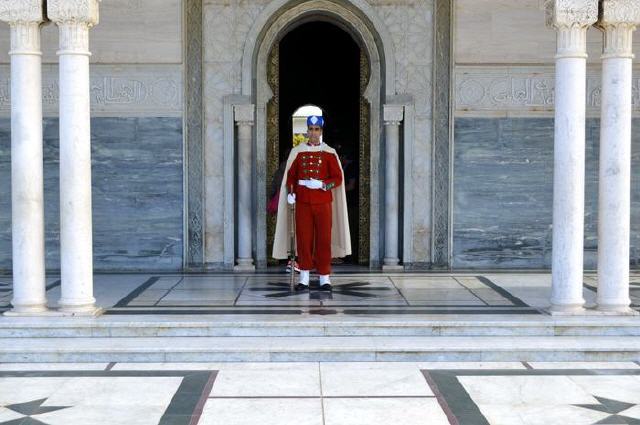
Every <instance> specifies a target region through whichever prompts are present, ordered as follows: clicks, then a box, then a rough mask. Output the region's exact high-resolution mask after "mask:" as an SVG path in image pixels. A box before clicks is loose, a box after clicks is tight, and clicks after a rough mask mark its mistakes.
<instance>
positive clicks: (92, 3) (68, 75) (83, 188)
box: [47, 0, 98, 314]
mask: <svg viewBox="0 0 640 425" xmlns="http://www.w3.org/2000/svg"><path fill="white" fill-rule="evenodd" d="M47 13H48V16H49V18H50V19H51V20H52V21H54V22H55V23H56V24H57V25H58V27H59V30H60V50H59V51H58V56H59V59H60V71H59V72H60V257H61V267H60V268H61V275H62V296H61V298H60V310H61V311H62V312H66V313H73V314H95V312H96V310H97V309H96V306H95V298H94V297H93V246H92V219H91V128H90V126H91V122H90V120H91V110H90V97H89V94H90V93H89V57H90V56H91V53H90V52H89V28H91V27H92V26H94V25H95V24H97V23H98V0H48V2H47Z"/></svg>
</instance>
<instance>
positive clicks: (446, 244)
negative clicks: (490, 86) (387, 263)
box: [414, 0, 452, 268]
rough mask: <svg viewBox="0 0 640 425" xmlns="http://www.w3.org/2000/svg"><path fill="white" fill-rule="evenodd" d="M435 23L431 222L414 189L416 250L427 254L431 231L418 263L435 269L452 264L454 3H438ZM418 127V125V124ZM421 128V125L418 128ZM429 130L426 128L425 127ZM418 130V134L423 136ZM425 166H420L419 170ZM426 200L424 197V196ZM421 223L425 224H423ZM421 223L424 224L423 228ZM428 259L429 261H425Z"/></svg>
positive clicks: (415, 260) (441, 1)
mask: <svg viewBox="0 0 640 425" xmlns="http://www.w3.org/2000/svg"><path fill="white" fill-rule="evenodd" d="M433 16H434V20H435V32H434V37H435V40H434V46H435V49H434V54H435V57H434V64H433V68H434V78H435V80H434V84H433V99H434V101H433V105H434V110H433V124H432V125H433V127H432V128H433V142H432V143H433V162H432V169H433V183H432V191H431V193H432V196H433V198H432V200H431V222H430V223H429V222H427V223H425V221H426V220H425V219H420V218H419V216H420V215H424V214H423V213H422V209H421V208H420V207H419V202H420V201H419V200H417V199H416V198H418V197H420V196H422V195H421V194H420V193H419V192H420V191H418V190H414V194H415V195H414V204H416V205H417V206H416V205H414V211H415V213H414V214H415V215H416V216H415V217H414V229H415V230H414V251H419V250H420V248H422V251H426V249H424V248H423V247H420V246H419V245H418V244H420V243H421V242H420V241H423V240H425V239H428V237H429V231H431V241H430V242H431V249H432V251H431V253H430V254H431V255H430V258H429V257H428V256H426V255H423V256H422V258H420V257H418V256H417V255H416V258H415V259H414V262H416V263H419V262H427V261H430V262H431V263H432V265H433V267H435V268H443V267H447V266H449V265H450V238H451V226H450V218H449V217H450V212H449V210H450V204H451V199H450V190H449V188H450V183H451V181H450V179H451V163H450V161H451V160H450V158H451V130H450V123H451V117H450V113H449V109H450V105H451V99H450V97H449V92H450V88H451V45H452V40H451V0H436V2H435V10H434V13H433ZM416 124H417V123H416ZM416 127H417V126H416ZM425 127H426V126H425ZM419 131H420V130H419V129H416V134H419ZM420 168H421V167H417V164H416V167H415V169H417V170H419V169H420ZM417 187H419V186H417ZM423 197H424V196H423ZM421 221H422V222H421ZM420 222H421V223H420ZM417 223H420V224H422V226H421V227H419V226H418V225H417ZM425 257H426V258H425Z"/></svg>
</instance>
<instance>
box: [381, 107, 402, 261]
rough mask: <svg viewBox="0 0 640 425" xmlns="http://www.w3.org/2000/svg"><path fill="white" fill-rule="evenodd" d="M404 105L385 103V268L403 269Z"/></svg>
mask: <svg viewBox="0 0 640 425" xmlns="http://www.w3.org/2000/svg"><path fill="white" fill-rule="evenodd" d="M403 116H404V108H403V106H402V105H384V109H383V118H384V128H385V141H384V142H385V143H384V144H385V161H384V170H385V172H384V193H385V195H384V217H385V223H384V224H385V225H384V263H383V265H382V269H383V270H402V269H403V267H402V266H401V265H399V262H400V259H399V256H398V236H399V233H398V218H399V216H398V215H399V214H400V208H399V207H400V205H399V203H400V185H399V177H400V161H399V159H400V123H401V122H402V119H403Z"/></svg>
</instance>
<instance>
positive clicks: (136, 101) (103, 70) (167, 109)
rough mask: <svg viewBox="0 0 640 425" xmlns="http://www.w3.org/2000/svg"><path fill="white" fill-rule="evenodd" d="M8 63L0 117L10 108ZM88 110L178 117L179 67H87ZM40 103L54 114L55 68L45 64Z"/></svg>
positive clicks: (1, 72) (1, 77) (1, 80)
mask: <svg viewBox="0 0 640 425" xmlns="http://www.w3.org/2000/svg"><path fill="white" fill-rule="evenodd" d="M9 75H10V74H9V66H8V65H2V66H0V116H9V114H10V111H11V96H10V94H11V81H10V78H9ZM90 84H91V85H90V90H91V92H90V94H91V113H92V115H94V116H159V117H179V116H182V106H183V105H182V91H183V89H182V75H181V69H180V66H178V65H176V66H173V65H165V66H158V65H154V66H145V65H135V66H125V67H122V66H118V67H113V66H110V65H93V66H92V68H91V83H90ZM42 96H43V98H42V105H43V109H44V114H45V115H46V116H56V115H57V114H58V103H59V85H58V68H57V66H55V65H45V67H44V69H43V78H42Z"/></svg>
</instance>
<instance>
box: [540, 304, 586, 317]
mask: <svg viewBox="0 0 640 425" xmlns="http://www.w3.org/2000/svg"><path fill="white" fill-rule="evenodd" d="M546 312H547V313H549V314H550V315H552V316H584V315H586V314H587V310H586V309H585V308H584V306H583V305H582V304H567V305H557V304H555V305H554V304H552V305H551V306H550V307H549V308H547V309H546Z"/></svg>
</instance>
